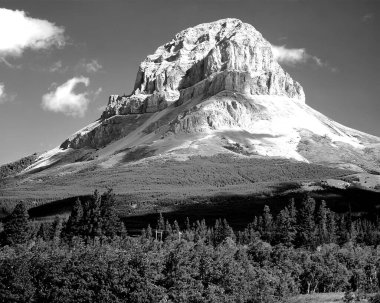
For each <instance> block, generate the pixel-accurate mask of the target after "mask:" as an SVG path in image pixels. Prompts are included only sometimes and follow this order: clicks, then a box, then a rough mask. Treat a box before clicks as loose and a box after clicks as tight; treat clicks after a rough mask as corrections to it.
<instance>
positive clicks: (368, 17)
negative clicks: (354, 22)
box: [361, 13, 375, 23]
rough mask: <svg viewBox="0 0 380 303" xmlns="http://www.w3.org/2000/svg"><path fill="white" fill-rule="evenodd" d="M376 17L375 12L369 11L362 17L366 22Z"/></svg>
mask: <svg viewBox="0 0 380 303" xmlns="http://www.w3.org/2000/svg"><path fill="white" fill-rule="evenodd" d="M374 17H375V15H374V14H373V13H368V14H365V15H364V16H362V18H361V19H362V21H363V22H364V23H368V22H371V21H372V20H373V18H374Z"/></svg>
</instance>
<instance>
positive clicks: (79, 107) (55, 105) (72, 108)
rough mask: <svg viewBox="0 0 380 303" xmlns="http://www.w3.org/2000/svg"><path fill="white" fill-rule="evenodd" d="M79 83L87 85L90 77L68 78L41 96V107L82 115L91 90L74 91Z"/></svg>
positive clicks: (77, 115)
mask: <svg viewBox="0 0 380 303" xmlns="http://www.w3.org/2000/svg"><path fill="white" fill-rule="evenodd" d="M79 84H83V85H84V86H85V87H88V86H89V84H90V79H89V78H86V77H83V76H80V77H74V78H72V79H69V80H68V81H67V82H65V83H63V84H62V85H60V86H58V87H56V88H55V89H54V90H53V91H51V92H49V93H47V94H45V95H44V96H43V97H42V108H43V109H44V110H48V111H53V112H61V113H63V114H65V115H68V116H72V117H83V116H84V114H85V113H86V111H87V107H88V104H89V103H90V98H89V95H90V94H91V92H89V91H87V90H85V91H84V92H82V93H79V92H75V91H74V90H75V88H76V87H77V86H78V85H79Z"/></svg>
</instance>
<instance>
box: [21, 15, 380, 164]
mask: <svg viewBox="0 0 380 303" xmlns="http://www.w3.org/2000/svg"><path fill="white" fill-rule="evenodd" d="M379 146H380V138H377V137H375V136H371V135H368V134H365V133H362V132H359V131H356V130H353V129H350V128H347V127H345V126H343V125H340V124H338V123H336V122H334V121H332V120H330V119H329V118H327V117H326V116H324V115H322V114H321V113H319V112H317V111H315V110H313V109H312V108H310V107H309V106H308V105H307V104H306V103H305V94H304V92H303V89H302V87H301V85H300V84H299V83H298V82H296V81H295V80H293V79H292V78H291V77H290V75H289V74H288V73H287V72H285V71H284V70H283V69H282V68H281V66H280V65H279V64H278V62H277V61H276V59H275V58H274V55H273V51H272V47H271V44H270V43H269V42H268V41H266V40H265V39H264V38H263V37H262V35H261V34H260V33H259V32H258V31H257V30H256V29H255V28H254V27H253V26H251V25H249V24H246V23H243V22H242V21H240V20H238V19H223V20H219V21H216V22H211V23H204V24H200V25H198V26H195V27H192V28H189V29H186V30H183V31H181V32H180V33H178V34H177V35H175V37H174V38H173V39H172V40H171V41H169V42H168V43H165V44H164V45H162V46H160V47H159V48H158V49H157V50H156V51H155V53H154V54H153V55H149V56H148V57H147V58H146V59H145V60H144V61H143V62H142V63H141V64H140V66H139V69H138V72H137V77H136V82H135V85H134V90H133V92H132V93H131V94H130V95H128V96H126V95H123V96H120V95H111V96H110V97H109V102H108V105H107V107H106V109H105V110H104V112H103V113H102V115H101V117H100V119H99V120H97V121H95V122H94V123H92V124H90V125H89V126H87V127H85V128H84V129H82V130H80V131H78V132H77V133H75V134H74V135H72V136H71V137H70V138H68V139H67V140H66V141H64V142H63V143H62V144H61V146H60V147H57V148H56V149H54V150H51V151H49V152H47V153H45V154H42V155H41V156H40V157H39V158H38V159H37V161H36V162H35V163H34V164H32V165H31V166H30V167H29V168H28V171H33V170H34V169H37V168H38V169H39V170H41V169H43V168H44V167H51V166H54V165H58V164H62V163H66V164H67V163H73V162H83V161H87V162H88V160H91V161H95V163H96V164H97V165H98V166H99V167H103V168H107V167H113V166H115V165H120V164H121V163H125V162H128V161H134V160H139V159H142V158H146V157H158V158H160V159H163V158H167V157H170V158H176V159H186V158H187V157H189V156H191V155H205V156H208V155H214V154H220V153H228V154H232V155H235V156H237V157H262V156H269V157H282V158H289V159H295V160H298V161H303V162H310V163H319V164H328V165H330V166H331V165H333V166H337V167H346V168H351V169H355V170H363V169H364V170H369V169H371V170H375V171H380V168H379ZM91 161H90V162H91Z"/></svg>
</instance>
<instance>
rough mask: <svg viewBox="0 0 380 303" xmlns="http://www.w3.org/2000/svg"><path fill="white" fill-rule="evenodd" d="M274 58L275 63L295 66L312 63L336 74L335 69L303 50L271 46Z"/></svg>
mask: <svg viewBox="0 0 380 303" xmlns="http://www.w3.org/2000/svg"><path fill="white" fill-rule="evenodd" d="M272 51H273V55H274V58H275V59H276V60H277V62H279V63H282V64H285V65H288V66H295V65H297V64H304V63H312V64H314V65H316V66H318V67H327V68H329V69H330V70H331V71H333V72H336V71H337V69H336V68H334V67H331V66H330V65H329V64H328V63H327V62H324V61H323V60H322V59H321V58H319V57H317V56H313V55H311V54H309V53H308V52H307V51H306V49H305V48H287V47H286V45H280V46H276V45H272Z"/></svg>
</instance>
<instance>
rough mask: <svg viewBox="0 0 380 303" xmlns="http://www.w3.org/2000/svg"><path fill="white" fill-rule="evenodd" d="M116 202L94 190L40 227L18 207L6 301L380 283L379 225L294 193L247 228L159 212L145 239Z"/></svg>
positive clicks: (147, 297)
mask: <svg viewBox="0 0 380 303" xmlns="http://www.w3.org/2000/svg"><path fill="white" fill-rule="evenodd" d="M296 202H297V203H296ZM299 202H300V203H299ZM115 205H116V202H115V196H114V194H113V192H112V190H108V191H106V192H105V193H103V194H99V192H97V191H95V193H94V194H93V195H92V196H91V197H90V198H88V199H83V201H81V200H79V199H78V200H77V201H76V203H75V204H74V206H73V209H72V212H71V215H70V217H69V218H68V219H67V220H62V219H60V218H59V217H57V218H56V219H55V220H54V221H52V222H50V223H48V222H44V223H41V224H33V222H30V220H29V219H28V213H27V209H26V208H25V206H24V204H22V203H20V204H18V205H17V206H16V207H15V209H14V210H13V212H12V213H11V215H10V216H9V217H8V218H7V220H6V221H5V222H4V226H3V230H2V231H1V233H0V236H1V237H0V238H1V246H2V247H1V248H0V302H268V303H271V302H285V301H286V300H287V299H288V298H289V297H291V296H294V295H297V294H300V293H313V292H337V291H351V292H355V293H356V294H359V295H364V294H365V293H374V292H377V291H378V289H379V283H380V247H379V246H378V245H379V239H380V238H379V235H380V230H379V225H378V222H377V221H376V222H371V221H368V220H364V219H356V220H353V219H352V218H351V216H350V215H349V214H348V215H338V214H336V213H334V212H333V211H331V210H330V209H329V208H328V207H327V206H326V203H324V202H323V201H321V202H318V203H317V202H316V201H315V200H314V199H312V198H310V197H305V198H303V199H302V201H294V200H291V201H289V204H288V206H286V207H285V208H284V209H282V210H281V211H280V212H279V213H277V214H273V213H272V212H271V210H270V208H269V207H268V206H265V207H264V210H263V213H262V214H261V215H259V216H256V217H254V218H253V222H252V223H250V224H249V225H248V226H247V227H246V228H245V229H244V230H240V231H236V230H233V229H232V228H231V226H230V225H229V224H228V222H227V221H226V220H222V219H218V220H216V221H215V224H213V225H212V226H209V225H207V224H206V221H205V220H200V221H196V222H191V221H190V220H189V219H187V220H186V221H185V222H181V223H179V222H177V221H174V222H169V221H168V220H166V219H165V218H164V216H163V215H162V214H160V215H159V217H158V219H157V223H156V224H155V225H154V226H153V227H151V226H147V228H145V229H144V230H143V231H142V233H141V235H140V236H138V237H131V236H128V235H127V232H126V231H125V228H124V224H123V223H122V221H121V220H120V218H119V217H118V215H117V211H116V208H115Z"/></svg>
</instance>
